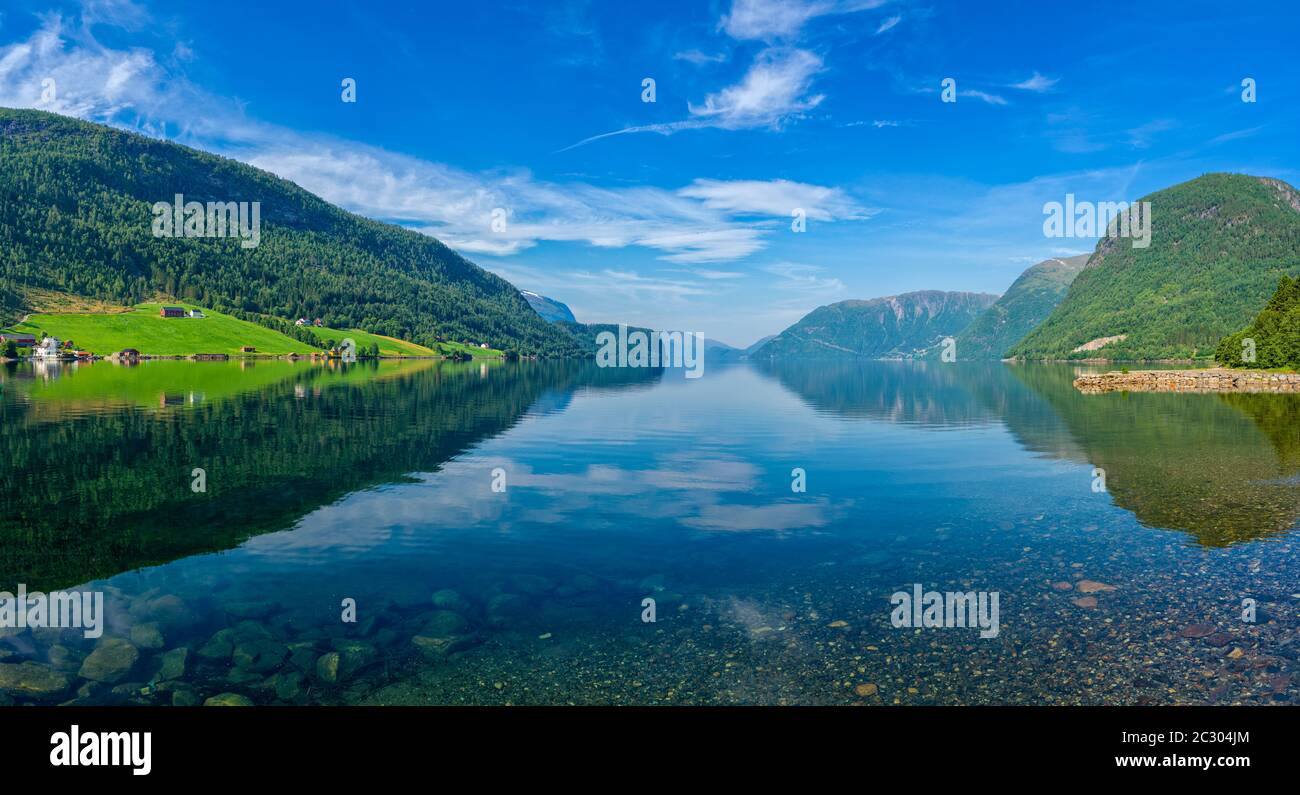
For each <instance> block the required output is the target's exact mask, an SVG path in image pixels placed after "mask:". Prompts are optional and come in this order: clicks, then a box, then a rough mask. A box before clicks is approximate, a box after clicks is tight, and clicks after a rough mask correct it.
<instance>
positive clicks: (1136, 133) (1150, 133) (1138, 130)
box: [1128, 119, 1178, 149]
mask: <svg viewBox="0 0 1300 795" xmlns="http://www.w3.org/2000/svg"><path fill="white" fill-rule="evenodd" d="M1177 126H1178V125H1177V124H1176V123H1175V122H1173V121H1172V120H1170V119H1156V120H1155V121H1149V122H1147V123H1146V124H1143V125H1140V126H1137V127H1134V128H1132V129H1130V130H1129V131H1128V142H1129V146H1132V147H1133V148H1134V149H1146V148H1147V147H1149V146H1150V145H1151V141H1152V139H1153V138H1155V136H1156V135H1158V134H1160V133H1162V132H1167V131H1169V130H1172V129H1174V128H1175V127H1177Z"/></svg>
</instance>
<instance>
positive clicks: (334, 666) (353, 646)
mask: <svg viewBox="0 0 1300 795" xmlns="http://www.w3.org/2000/svg"><path fill="white" fill-rule="evenodd" d="M334 649H335V650H334V651H331V652H326V653H325V654H322V655H321V656H320V658H319V659H318V660H316V676H317V677H319V678H320V680H321V681H322V682H325V683H327V684H339V683H342V682H345V681H347V680H348V679H350V678H351V677H352V675H353V674H355V673H357V672H358V671H360V670H361V669H362V668H365V667H366V666H367V665H370V664H371V663H373V662H375V661H376V660H377V659H378V658H379V654H378V653H377V652H376V651H375V648H374V647H373V646H371V645H370V644H368V643H362V642H361V641H356V640H340V641H336V642H335V643H334Z"/></svg>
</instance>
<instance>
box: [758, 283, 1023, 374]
mask: <svg viewBox="0 0 1300 795" xmlns="http://www.w3.org/2000/svg"><path fill="white" fill-rule="evenodd" d="M997 300H998V296H996V295H993V294H991V293H960V292H942V291H939V290H921V291H918V292H913V293H903V294H902V295H891V296H887V297H885V298H873V299H871V300H869V301H840V302H839V303H835V304H830V305H828V306H823V307H819V308H817V309H814V310H813V311H812V312H809V313H808V314H807V315H805V316H804V317H803V318H802V319H801V320H800V321H799V322H798V323H795V324H794V325H793V326H791V327H790V328H788V329H786V330H785V331H783V332H781V333H780V334H778V335H777V336H776V337H775V338H773V339H771V340H769V341H768V342H767V343H765V344H764V345H762V346H761V347H760V348H758V350H756V351H755V352H754V353H753V354H752V357H753V358H758V359H771V358H844V357H857V358H864V359H910V358H921V357H923V356H926V355H927V354H929V353H930V352H932V351H933V350H934V349H935V348H936V347H937V346H939V345H940V344H941V343H942V342H943V340H944V338H945V337H955V336H956V335H958V334H960V333H961V332H962V331H963V330H964V329H966V327H967V326H969V325H970V324H971V322H972V321H974V320H975V318H976V317H978V316H979V315H980V314H982V313H983V312H984V311H985V310H987V309H988V308H989V307H990V306H992V305H993V303H994V302H995V301H997Z"/></svg>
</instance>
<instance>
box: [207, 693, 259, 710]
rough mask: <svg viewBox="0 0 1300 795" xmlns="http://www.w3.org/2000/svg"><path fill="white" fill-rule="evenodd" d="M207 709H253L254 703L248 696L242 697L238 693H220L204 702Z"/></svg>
mask: <svg viewBox="0 0 1300 795" xmlns="http://www.w3.org/2000/svg"><path fill="white" fill-rule="evenodd" d="M203 706H205V707H251V706H253V701H252V699H250V698H249V697H248V696H241V695H239V694H238V693H218V694H217V695H215V696H213V697H212V698H209V699H208V700H207V701H204V702H203Z"/></svg>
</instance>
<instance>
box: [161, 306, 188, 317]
mask: <svg viewBox="0 0 1300 795" xmlns="http://www.w3.org/2000/svg"><path fill="white" fill-rule="evenodd" d="M158 316H159V317H185V310H184V309H181V308H180V307H179V306H164V307H163V308H162V309H160V310H158Z"/></svg>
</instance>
